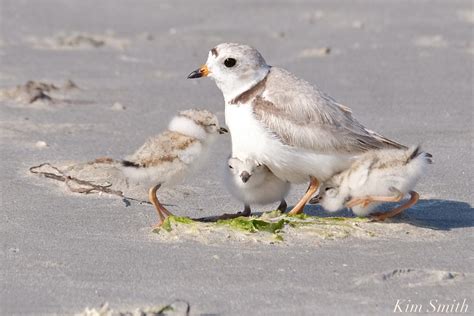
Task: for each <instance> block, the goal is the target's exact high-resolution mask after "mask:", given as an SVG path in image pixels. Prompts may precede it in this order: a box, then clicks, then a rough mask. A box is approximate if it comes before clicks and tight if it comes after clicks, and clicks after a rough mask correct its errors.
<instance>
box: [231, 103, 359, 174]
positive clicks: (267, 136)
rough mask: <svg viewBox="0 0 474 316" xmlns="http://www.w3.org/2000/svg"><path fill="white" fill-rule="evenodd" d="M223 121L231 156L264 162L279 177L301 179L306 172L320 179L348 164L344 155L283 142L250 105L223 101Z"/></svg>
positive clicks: (347, 159) (348, 157)
mask: <svg viewBox="0 0 474 316" xmlns="http://www.w3.org/2000/svg"><path fill="white" fill-rule="evenodd" d="M225 112H226V113H225V117H226V124H227V126H228V127H229V130H230V133H231V138H232V156H234V157H238V158H240V159H245V158H248V157H251V158H254V159H256V160H257V161H258V162H260V163H263V164H265V165H267V166H268V167H269V168H270V170H271V171H272V172H273V173H274V174H275V175H276V176H277V177H278V178H280V179H282V180H285V181H289V182H292V183H304V182H307V181H308V180H309V176H314V177H316V178H318V179H319V180H320V181H324V180H326V179H328V178H329V177H331V176H332V175H333V174H334V173H336V172H339V171H342V170H344V169H346V168H348V167H349V165H350V162H351V157H350V156H347V155H326V154H319V153H317V152H313V151H310V150H307V149H304V148H298V147H291V146H288V145H285V144H283V143H282V142H281V141H280V140H279V139H278V138H277V136H275V135H274V134H273V133H272V132H271V131H269V130H267V129H266V128H265V127H264V126H263V125H262V124H261V123H260V122H259V121H257V119H256V118H255V117H254V115H253V112H252V108H251V106H250V105H248V104H245V105H226V111H225Z"/></svg>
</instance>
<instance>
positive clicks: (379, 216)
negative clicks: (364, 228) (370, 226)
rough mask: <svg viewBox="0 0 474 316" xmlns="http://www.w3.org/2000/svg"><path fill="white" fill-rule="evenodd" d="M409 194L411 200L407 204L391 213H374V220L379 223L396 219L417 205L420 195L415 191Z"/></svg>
mask: <svg viewBox="0 0 474 316" xmlns="http://www.w3.org/2000/svg"><path fill="white" fill-rule="evenodd" d="M409 193H410V199H409V200H408V201H407V202H406V203H405V204H402V205H400V206H399V207H396V208H394V209H393V210H391V211H389V212H383V213H374V214H372V218H373V219H374V220H377V221H384V220H386V219H387V218H390V217H394V216H396V215H398V214H400V213H401V212H403V211H404V210H406V209H407V208H409V207H412V206H413V205H415V204H416V202H418V200H419V198H420V195H419V194H418V193H417V192H415V191H410V192H409Z"/></svg>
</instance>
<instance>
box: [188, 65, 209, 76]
mask: <svg viewBox="0 0 474 316" xmlns="http://www.w3.org/2000/svg"><path fill="white" fill-rule="evenodd" d="M208 75H209V68H207V65H202V66H201V68H199V69H196V70H194V71H193V72H192V73H190V74H189V75H188V79H195V78H201V77H207V76H208Z"/></svg>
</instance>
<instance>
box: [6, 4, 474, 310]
mask: <svg viewBox="0 0 474 316" xmlns="http://www.w3.org/2000/svg"><path fill="white" fill-rule="evenodd" d="M472 12H473V11H472V4H471V3H470V2H469V1H467V0H466V1H462V0H461V1H430V2H425V1H423V2H420V1H408V0H403V1H387V2H384V3H380V2H379V1H375V0H363V1H359V2H357V4H356V3H353V2H351V1H341V2H333V1H314V2H296V3H293V2H275V1H272V2H258V3H253V2H247V1H236V2H235V1H234V2H232V3H229V4H226V5H224V4H222V3H221V2H219V1H200V2H199V3H197V2H187V1H160V2H157V1H152V0H147V1H144V0H141V1H134V2H133V3H132V2H130V1H125V0H121V1H111V0H107V1H100V2H98V1H92V0H88V1H76V2H74V3H69V2H64V1H59V0H45V1H42V2H41V5H37V4H36V3H33V2H32V1H25V0H16V1H8V0H1V1H0V89H1V92H0V95H1V100H0V141H1V146H0V152H1V160H2V163H1V172H2V177H1V195H0V200H1V216H2V220H1V221H0V232H1V236H0V240H1V244H2V247H1V251H0V258H1V272H2V273H1V274H0V280H1V282H0V284H1V288H0V313H1V314H3V315H18V314H61V315H63V314H64V315H69V314H74V313H81V312H83V311H85V308H86V307H89V308H90V309H89V310H92V309H93V308H95V309H96V310H97V311H98V310H100V306H101V305H102V304H104V303H105V302H108V303H109V306H110V307H111V308H112V309H113V310H115V311H136V310H145V309H146V307H150V306H164V305H166V304H169V303H170V302H173V301H174V300H175V299H182V300H185V301H187V302H189V304H190V306H191V314H194V315H197V314H200V313H210V314H223V315H242V314H257V315H288V314H307V315H310V314H311V315H314V314H320V315H328V314H332V315H361V314H363V315H388V314H392V312H393V309H394V306H395V303H396V301H397V299H410V300H411V301H412V302H415V303H420V304H424V305H426V306H428V302H429V300H430V299H438V300H439V301H440V302H446V303H449V302H452V300H453V299H456V300H457V301H462V300H463V299H464V298H466V299H467V301H468V303H469V305H470V311H471V312H472V310H474V299H473V298H474V297H473V296H472V292H473V283H474V281H473V273H474V271H473V262H472V260H473V257H474V256H473V251H472V244H473V241H474V240H473V225H474V216H473V214H474V213H473V210H472V207H471V205H472V203H473V202H474V198H473V192H472V175H473V168H474V163H473V161H472V137H473V130H472V126H473V125H474V124H473V118H472V106H473V96H472V86H473V82H472V76H473V72H472V63H473V54H472V47H473V43H472ZM223 41H236V42H244V43H248V44H251V45H253V46H255V47H257V48H258V49H259V50H260V51H261V52H262V54H263V55H264V56H265V58H266V59H267V61H268V62H269V63H270V64H273V65H278V66H282V67H284V68H287V69H288V70H290V71H292V72H293V73H295V74H297V75H298V76H300V77H303V78H305V79H307V80H308V81H310V82H313V83H316V84H318V85H319V86H320V87H321V88H322V89H323V90H325V91H327V92H328V93H329V94H331V95H332V96H333V97H335V98H336V99H337V100H338V101H340V102H341V103H343V104H345V105H347V106H349V107H351V108H352V109H353V111H354V113H355V115H356V116H357V118H359V119H360V121H362V122H363V123H364V124H366V125H367V126H368V127H370V128H372V129H374V130H376V131H378V132H380V133H382V134H384V135H386V136H388V137H391V138H394V139H396V140H399V141H400V142H402V143H405V144H419V143H421V144H422V145H423V148H425V149H426V150H427V151H429V152H431V153H432V154H433V155H434V159H435V164H434V165H432V166H431V168H430V171H429V173H428V174H427V176H426V177H425V178H424V179H423V180H422V181H421V183H420V185H419V186H418V191H419V192H420V193H421V196H422V200H421V201H420V202H419V203H418V204H417V205H416V206H415V207H413V208H412V209H410V210H409V211H407V212H406V213H405V214H404V215H403V216H402V217H401V218H398V219H395V220H393V221H391V222H387V223H375V224H374V223H364V224H362V227H359V228H360V229H354V230H352V229H351V230H350V231H349V233H348V234H347V233H344V231H343V230H342V232H343V233H342V234H341V235H338V234H335V233H337V232H340V231H339V230H338V229H332V228H329V232H331V233H333V237H335V238H321V236H323V237H327V235H325V234H322V235H321V234H320V233H319V234H314V235H313V237H314V238H311V234H309V233H308V232H305V231H304V229H301V230H294V231H291V232H287V235H288V236H287V238H286V239H285V241H284V242H274V240H273V239H271V238H272V236H271V235H268V234H267V235H265V234H260V233H254V234H247V233H245V234H243V233H236V232H235V231H229V230H226V229H225V228H222V227H221V228H219V229H209V227H208V226H206V225H204V224H203V225H202V226H200V227H199V229H201V230H199V229H196V230H193V231H191V232H189V231H183V232H182V234H181V235H180V234H176V232H174V233H172V234H171V235H165V236H164V237H163V236H159V235H157V234H154V233H152V232H151V225H152V224H154V223H155V222H156V220H157V218H156V214H155V212H154V210H153V208H152V207H151V206H150V205H149V204H147V203H140V202H138V201H134V200H130V201H124V200H123V199H121V198H119V197H117V196H114V195H109V194H93V193H91V194H88V195H83V194H82V195H81V194H77V193H71V192H70V191H69V190H68V189H67V187H66V186H65V185H64V183H62V182H58V181H55V180H51V179H44V178H40V177H38V176H36V175H32V174H30V173H29V171H28V168H30V167H31V166H34V165H38V164H40V163H43V162H51V163H54V164H56V165H60V166H63V167H65V168H68V167H71V166H73V165H74V166H76V168H73V169H71V170H70V171H73V172H75V174H76V175H81V176H90V175H91V173H90V170H91V168H93V166H91V165H87V164H85V163H86V162H88V161H92V160H94V159H95V158H98V157H113V158H115V159H120V158H121V157H124V156H125V155H127V154H129V153H130V152H133V151H134V150H135V149H136V148H137V147H138V146H139V145H140V144H141V143H142V142H143V141H144V140H145V139H146V138H147V137H149V136H150V135H154V134H156V133H158V132H159V131H161V130H162V129H163V128H164V127H165V126H166V124H167V122H168V120H169V118H170V117H171V116H172V115H173V114H174V113H176V112H177V111H178V110H180V109H186V108H191V107H201V108H207V109H209V110H211V111H214V112H216V113H218V115H219V117H220V119H223V113H224V108H223V98H222V95H221V94H220V92H219V91H218V90H217V88H216V87H215V84H214V83H213V82H211V81H210V80H204V79H202V80H193V81H191V80H186V79H185V78H186V75H187V74H188V73H189V72H191V71H192V70H194V69H196V67H198V66H199V65H201V64H202V63H203V62H204V61H205V58H206V56H207V51H208V50H209V49H210V48H212V47H213V46H215V45H216V44H218V43H219V42H223ZM68 79H71V80H73V81H74V82H75V83H76V84H77V86H78V89H72V90H64V91H63V90H60V91H57V90H54V91H50V92H51V95H50V96H51V98H52V100H48V99H47V98H46V99H44V98H43V99H41V100H38V101H35V102H29V101H31V95H29V94H28V93H26V94H25V91H24V89H23V90H22V89H21V88H20V89H19V90H18V89H17V86H18V85H24V84H25V83H26V82H28V81H30V80H34V81H36V82H44V83H49V84H54V85H56V86H58V87H62V86H63V85H64V83H65V82H66V80H68ZM45 93H46V94H47V92H45ZM229 149H230V143H229V139H228V138H226V137H222V138H219V140H218V142H217V143H216V144H215V146H214V147H213V151H212V154H211V155H210V158H211V159H210V160H209V161H208V162H207V163H206V165H205V166H203V168H202V170H201V171H199V172H198V173H197V174H196V175H194V176H193V177H191V178H190V179H189V181H188V182H187V183H184V184H182V185H180V186H178V187H176V188H174V189H172V190H169V191H167V192H162V194H163V195H162V198H163V201H164V202H165V203H166V204H169V208H170V209H171V210H172V211H173V212H175V213H176V214H177V215H181V216H190V217H203V216H211V215H216V214H219V213H221V212H232V211H238V210H240V209H241V207H242V206H241V205H240V204H239V203H238V202H236V201H234V200H232V198H231V196H230V195H229V194H228V193H227V192H226V191H225V189H224V188H223V186H222V184H221V173H222V170H223V168H224V165H225V160H226V157H227V155H228V152H229ZM104 174H108V173H107V172H105V173H100V172H99V175H101V177H102V175H104ZM95 175H98V174H97V173H95ZM115 177H116V176H115ZM114 179H117V178H114ZM120 183H121V182H116V184H120ZM102 184H103V183H102ZM121 184H122V185H123V184H124V183H121ZM135 189H136V188H133V190H132V191H133V192H135V193H137V195H140V194H141V193H143V191H140V190H139V189H136V190H135ZM304 189H305V186H297V187H295V188H294V189H293V191H292V192H291V194H290V197H289V202H290V204H292V203H295V202H296V201H297V198H298V196H299V195H300V194H301V193H302V192H304ZM137 198H139V197H138V196H137ZM143 198H144V197H143ZM272 207H275V206H267V207H264V208H257V209H256V210H257V211H259V212H260V211H268V210H270V209H271V208H272ZM306 210H307V211H308V213H310V214H311V215H318V216H328V214H325V213H324V212H323V211H322V210H321V209H319V208H318V207H314V206H311V207H307V209H306ZM331 215H333V214H331ZM335 215H337V216H349V217H350V216H351V214H349V213H348V212H342V213H338V214H335ZM203 227H204V228H203ZM326 228H327V227H326ZM367 231H368V232H370V233H366V232H367ZM327 232H328V231H327V230H325V231H324V233H327ZM292 234H293V235H292ZM227 236H230V238H229V237H227ZM177 314H183V310H182V309H180V310H179V311H178V313H177Z"/></svg>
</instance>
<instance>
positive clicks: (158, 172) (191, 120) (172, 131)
mask: <svg viewBox="0 0 474 316" xmlns="http://www.w3.org/2000/svg"><path fill="white" fill-rule="evenodd" d="M226 132H227V130H226V129H225V128H223V127H220V126H219V122H218V120H217V117H216V116H215V115H214V114H212V113H211V112H209V111H206V110H195V109H193V110H186V111H181V112H179V114H178V115H176V116H175V117H173V119H172V120H171V122H170V124H169V125H168V130H167V131H164V132H163V133H161V134H159V135H158V136H155V137H152V138H150V139H148V140H147V141H146V142H145V144H144V145H143V146H141V147H140V148H139V149H138V150H137V151H136V152H135V153H134V154H133V155H131V156H128V157H126V158H125V160H123V161H122V169H123V172H124V174H125V176H127V177H128V178H130V179H132V180H135V181H136V182H139V183H140V184H143V185H148V186H149V187H150V189H149V191H148V197H149V199H150V202H151V203H152V204H153V205H154V206H155V208H156V210H157V212H158V215H159V217H160V222H159V223H158V224H157V226H159V225H161V224H162V223H163V221H164V219H165V218H166V217H168V216H169V215H171V213H170V212H169V211H168V210H167V209H166V208H165V207H164V206H163V205H161V203H160V202H159V201H158V198H157V197H156V191H157V190H158V189H159V188H160V187H161V186H162V185H163V186H170V185H173V184H176V183H177V182H180V181H182V180H183V179H184V177H185V175H186V174H187V173H188V172H189V171H190V170H191V169H192V168H193V167H196V166H197V165H199V163H198V162H199V160H200V159H202V157H203V156H204V155H203V154H204V152H205V151H206V149H207V147H208V145H209V144H210V143H211V142H212V141H213V140H214V138H215V135H216V134H223V133H226Z"/></svg>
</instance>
